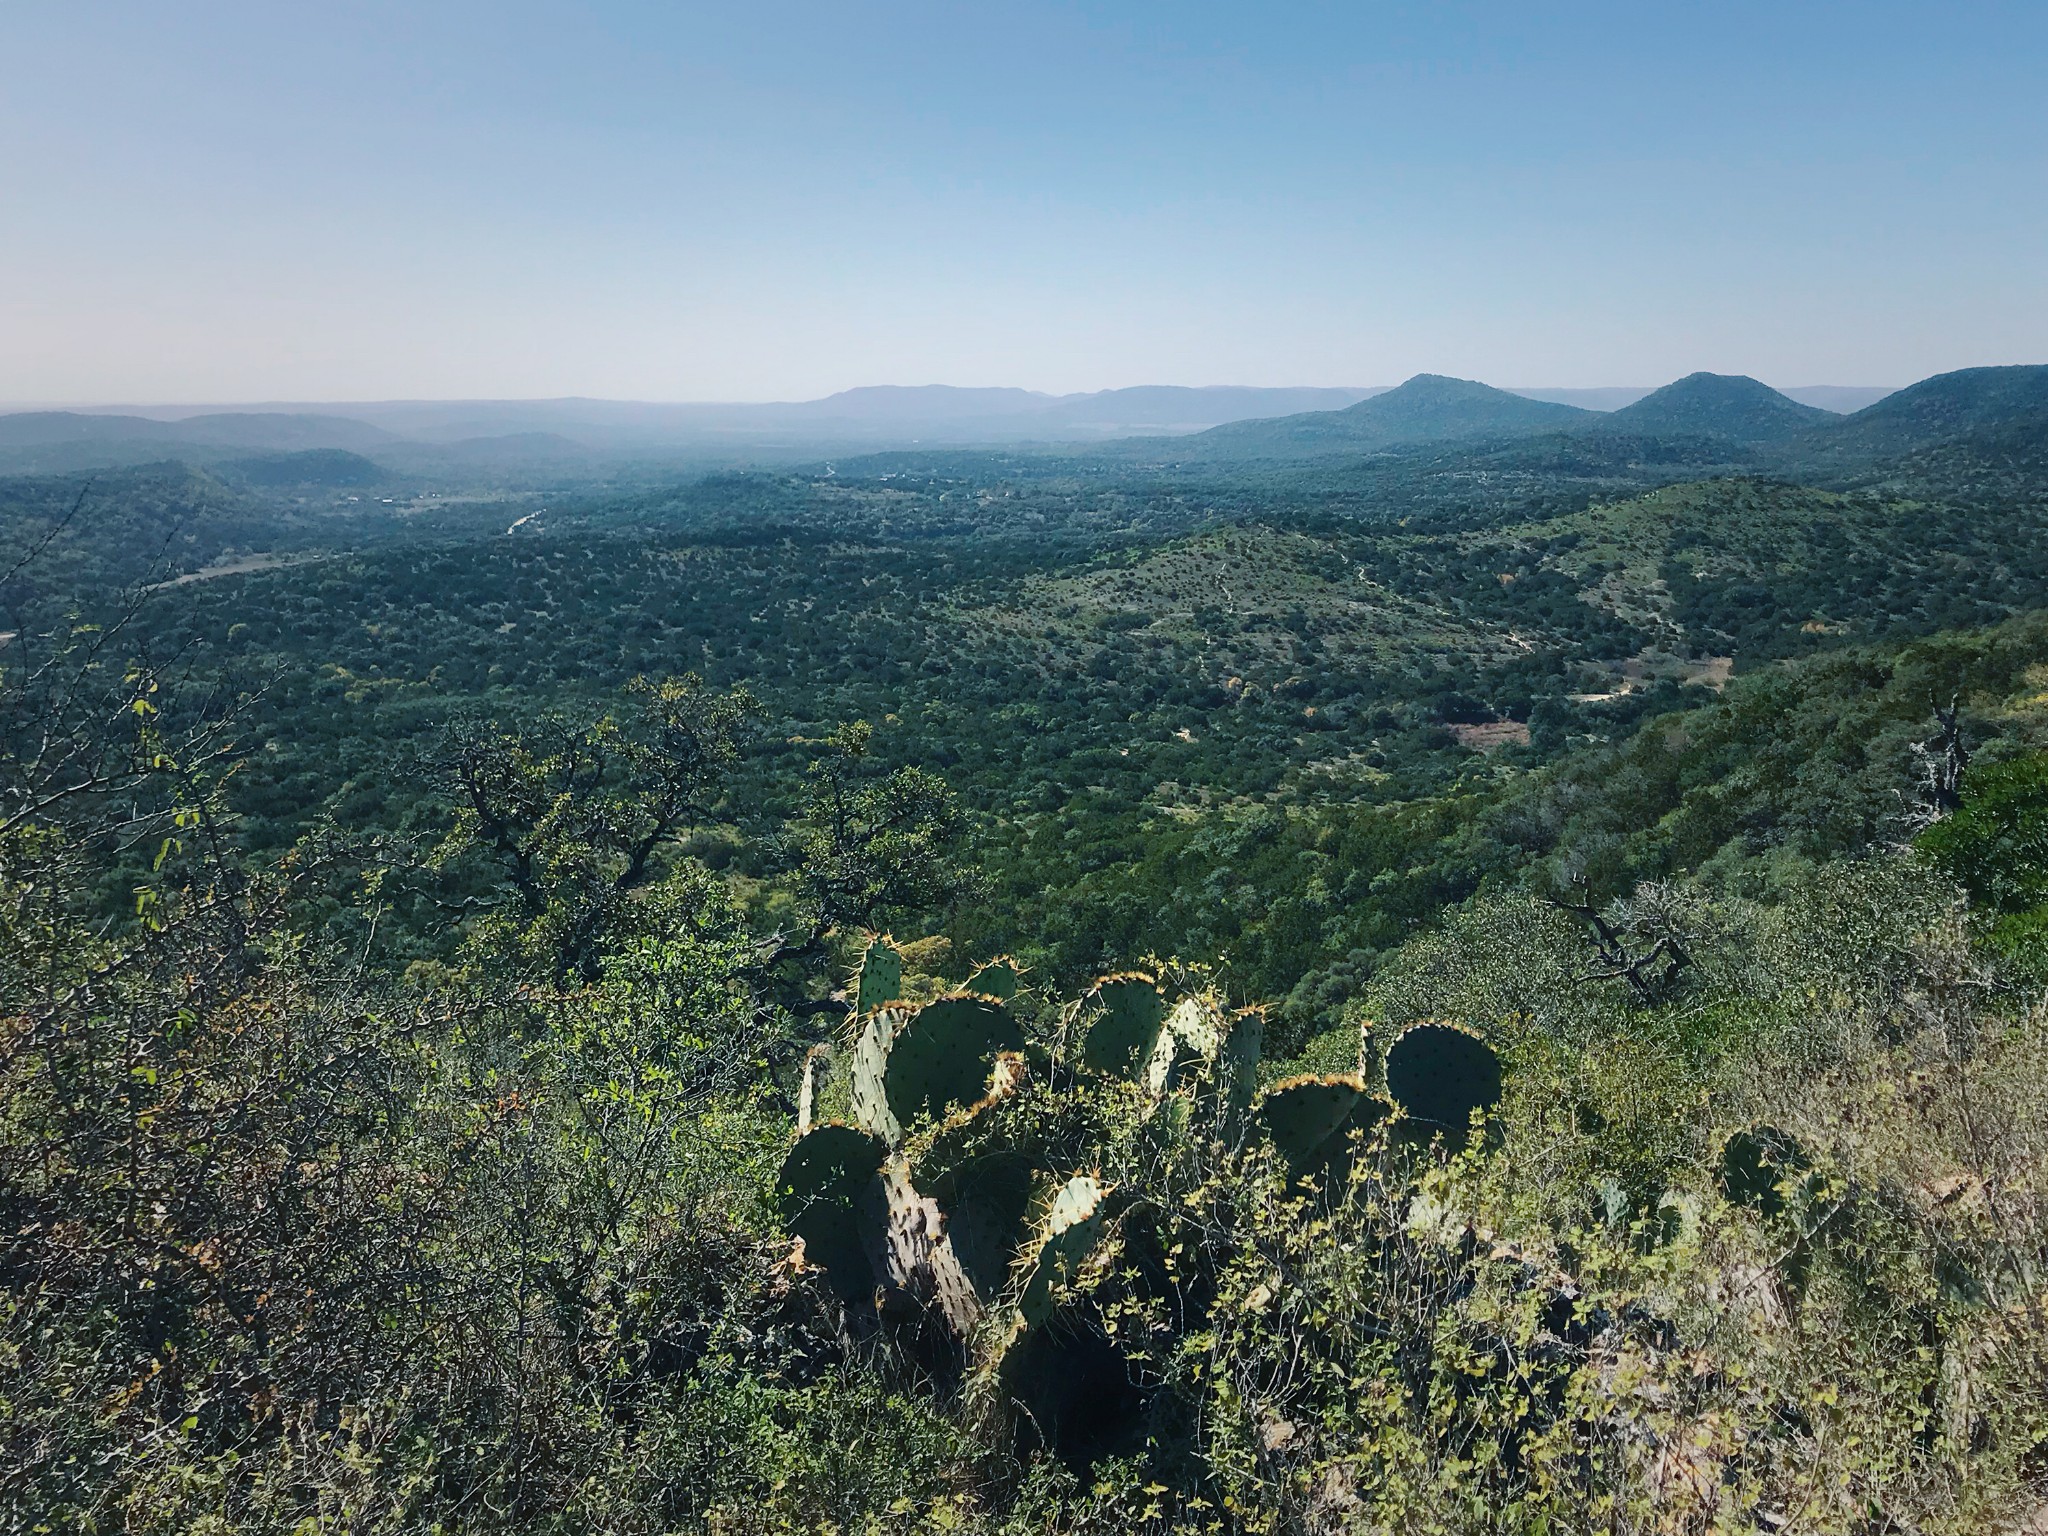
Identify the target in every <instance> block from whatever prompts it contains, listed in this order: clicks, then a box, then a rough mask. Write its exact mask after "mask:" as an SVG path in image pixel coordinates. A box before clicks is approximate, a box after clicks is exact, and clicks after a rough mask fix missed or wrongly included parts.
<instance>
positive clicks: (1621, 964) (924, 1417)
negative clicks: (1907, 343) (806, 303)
mask: <svg viewBox="0 0 2048 1536" xmlns="http://www.w3.org/2000/svg"><path fill="white" fill-rule="evenodd" d="M1703 381H1704V382H1703ZM1475 391H1483V393H1474V392H1475ZM1758 392H1761V393H1758ZM1496 396H1498V397H1499V398H1498V399H1495V398H1493V397H1496ZM1765 397H1769V398H1765ZM1503 401H1506V402H1508V403H1507V404H1502V402H1503ZM1533 407H1534V402H1528V401H1522V402H1520V403H1519V404H1516V403H1514V401H1513V400H1511V399H1510V397H1507V396H1504V395H1501V394H1500V392H1498V391H1488V390H1485V389H1484V386H1479V385H1465V384H1463V383H1462V382H1461V381H1449V380H1433V379H1429V378H1427V377H1425V378H1424V379H1422V380H1418V381H1411V384H1410V385H1405V386H1402V388H1401V389H1399V390H1395V391H1391V392H1389V393H1387V394H1383V395H1377V396H1375V397H1373V398H1372V399H1368V400H1365V401H1363V402H1361V403H1359V404H1356V405H1353V406H1349V407H1346V408H1345V409H1343V410H1337V411H1327V412H1311V413H1306V414H1304V415H1299V416H1293V417H1286V418H1281V419H1279V420H1277V421H1268V422H1261V421H1253V422H1238V423H1233V424H1230V425H1227V426H1223V427H1218V428H1215V429H1214V430H1212V431H1209V432H1203V433H1199V434H1194V435H1192V436H1186V437H1177V438H1156V439H1137V440H1128V441H1121V442H1117V443H1111V444H1093V445H1088V446H1084V447H1045V448H1041V447H1033V446H1030V445H1025V446H1021V447H1020V446H1003V447H1000V448H976V447H972V446H965V447H954V446H947V447H942V448H938V449H922V450H916V451H912V450H908V449H902V450H896V449H892V450H888V451H880V452H867V451H863V452H859V453H855V454H847V455H841V456H837V457H831V458H819V459H817V460H815V461H810V462H798V461H791V462H787V463H780V464H776V465H772V466H768V467H755V468H744V469H741V468H729V467H728V468H717V469H714V470H711V471H710V472H704V471H703V470H702V469H697V470H692V471H691V472H689V473H683V472H681V471H678V470H673V469H664V468H662V467H661V466H658V465H649V464H646V463H627V462H623V461H622V462H618V463H598V462H595V461H594V460H592V459H591V458H590V457H589V456H561V455H553V456H551V455H550V452H548V451H543V449H541V448H536V447H534V446H533V445H531V444H528V445H524V446H520V447H519V448H518V450H517V452H515V451H514V450H513V448H511V447H507V448H505V449H504V450H503V452H502V453H501V454H500V456H499V457H498V458H495V459H493V458H491V457H489V456H488V455H486V454H485V453H484V450H482V449H477V450H475V451H474V453H472V454H471V455H470V456H469V457H460V456H455V455H452V454H441V455H439V456H435V455H432V454H427V453H425V452H424V451H414V450H409V451H408V452H407V453H404V454H401V453H397V452H382V451H381V450H380V449H379V448H378V447H376V446H375V445H374V444H373V443H371V442H370V441H369V440H368V439H367V438H365V439H363V440H362V442H360V443H359V445H358V446H359V447H360V448H361V451H356V450H354V449H344V448H341V447H331V446H330V447H313V448H306V449H298V450H292V451H269V450H266V451H263V452H257V453H251V452H247V451H243V450H230V449H224V448H220V447H218V446H217V445H216V446H214V447H212V448H208V449H206V450H205V451H201V448H200V447H195V446H193V445H191V444H184V443H181V442H180V441H179V440H178V439H176V438H175V436H162V435H160V437H152V438H150V439H149V440H148V442H147V443H146V444H144V445H142V446H141V447H134V446H133V445H117V448H116V449H110V450H108V451H106V452H105V453H103V454H100V456H99V457H97V458H96V457H94V455H93V453H86V452H83V451H82V450H80V449H78V447H77V442H76V441H74V439H73V438H71V437H57V438H52V440H51V444H54V446H52V445H51V444H43V443H41V442H40V441H36V442H30V439H29V438H28V437H26V436H23V434H24V433H27V432H28V431H29V428H28V427H26V426H24V427H22V428H21V429H20V430H19V431H17V432H16V433H15V435H14V436H11V437H10V436H9V435H8V433H7V432H6V431H5V430H0V448H4V449H7V450H8V452H11V453H13V454H14V455H15V458H13V459H8V458H6V457H5V456H4V455H0V469H5V470H10V471H19V472H16V473H10V474H9V475H8V477H7V478H0V988H4V990H0V1528H4V1529H7V1530H20V1531H82V1532H116V1531H118V1532H131V1531H132V1532H167V1533H168V1532H185V1531H222V1532H226V1531H235V1532H243V1531H247V1532H278V1533H286V1532H290V1533H304V1532H312V1531H336V1532H342V1531H346V1532H350V1533H355V1532H366V1533H367V1532H437V1533H458V1532H487V1531H491V1532H495V1531H520V1532H552V1531H561V1532H565V1533H567V1532H579V1533H580V1532H617V1533H649V1536H652V1533H659V1532H684V1531H713V1532H720V1533H743V1532H770V1531H806V1532H812V1531H815V1532H847V1533H854V1532H861V1533H866V1532H892V1531H913V1530H916V1531H922V1530H927V1529H944V1530H962V1531H987V1532H1018V1533H1022V1532H1039V1531H1075V1532H1080V1531H1111V1530H1115V1531H1133V1530H1159V1531H1176V1532H1179V1531H1187V1532H1196V1531H1218V1532H1240V1531H1242V1532H1267V1531H1289V1532H1297V1531H1299V1532H1324V1531H1330V1532H1335V1531H1401V1532H1428V1531H1442V1532H1466V1531H1514V1532H1529V1533H1536V1532H1559V1531H1613V1532H1651V1531H1657V1532H1665V1531H1669V1532H1692V1531H1745V1532H1751V1531H1759V1530H1770V1531H1777V1530H1790V1531H1842V1532H1859V1533H1871V1536H1875V1533H1879V1532H1942V1531H1945V1532H1958V1533H1961V1532H1976V1531H1984V1530H1990V1529H2020V1528H2022V1522H2024V1521H2027V1520H2029V1519H2033V1520H2041V1521H2048V1310H2044V1309H2048V1011H2044V992H2043V989H2044V987H2048V368H2021V369H1975V370H1966V371H1965V372H1963V373H1958V374H1950V375H1944V376H1941V377H1938V378H1935V379H1930V380H1927V381H1924V382H1923V383H1921V384H1919V385H1915V386H1912V387H1911V388H1909V389H1907V390H1904V391H1900V392H1899V393H1898V394H1895V395H1892V396H1890V397H1888V398H1887V399H1885V400H1883V401H1880V402H1878V403H1877V404H1875V405H1872V406H1869V407H1867V408H1866V409H1864V410H1862V411H1859V412H1858V413H1856V414H1854V415H1850V416H1846V417H1831V416H1828V415H1827V413H1825V412H1821V411H1818V410H1814V409H1812V408H1810V407H1805V406H1801V405H1797V404H1796V403H1794V402H1792V401H1790V400H1786V399H1784V397H1782V396H1776V395H1775V394H1774V393H1773V392H1771V391H1768V390H1764V389H1763V386H1761V385H1756V384H1754V381H1747V380H1739V381H1731V380H1717V379H1715V378H1714V377H1713V376H1709V375H1695V376H1694V377H1693V378H1692V379H1689V380H1684V381H1680V383H1679V384H1676V385H1673V386H1670V388H1669V389H1668V390H1665V391H1659V392H1658V393H1657V394H1655V395H1652V396H1651V397H1649V399H1648V400H1647V401H1644V402H1642V403H1641V404H1639V405H1636V406H1631V407H1628V408H1627V409H1625V410H1622V411H1617V412H1614V413H1613V414H1612V416H1611V417H1596V416H1595V413H1592V412H1588V411H1576V410H1571V409H1570V408H1567V407H1562V406H1559V407H1550V408H1546V409H1542V410H1538V409H1534V408H1533ZM1559 413H1563V414H1559ZM1579 418H1587V419H1586V420H1580V419H1579ZM9 419H10V418H0V428H4V426H5V423H6V422H7V421H8V420H9ZM52 430H56V429H52ZM62 430H63V431H65V432H72V431H73V428H71V427H63V428H62ZM81 440H82V439H81ZM348 440H350V441H354V440H355V439H348ZM109 441H111V439H109ZM336 441H342V439H340V438H337V439H336ZM25 442H26V443H29V446H28V447H21V446H20V444H21V443H25ZM508 443H509V440H508ZM166 444H168V448H167V447H166ZM10 445H12V446H10ZM202 446H203V445H202ZM94 452H98V450H94ZM2027 1528H2032V1527H2027Z"/></svg>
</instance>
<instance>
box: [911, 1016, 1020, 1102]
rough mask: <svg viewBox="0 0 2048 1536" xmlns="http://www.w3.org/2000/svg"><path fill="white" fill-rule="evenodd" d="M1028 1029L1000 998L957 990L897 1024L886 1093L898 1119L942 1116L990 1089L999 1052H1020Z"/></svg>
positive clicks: (972, 1100)
mask: <svg viewBox="0 0 2048 1536" xmlns="http://www.w3.org/2000/svg"><path fill="white" fill-rule="evenodd" d="M1023 1049H1024V1032H1023V1030H1021V1029H1020V1028H1018V1026H1017V1021H1016V1020H1015V1019H1014V1018H1012V1017H1011V1016H1010V1014H1009V1012H1008V1011H1007V1010H1006V1009H1005V1008H1003V1006H1002V1005H1001V1004H1000V1003H997V1002H995V1001H993V1000H992V999H989V998H986V997H976V996H974V995H972V994H971V993H956V994H954V995H953V996H951V997H942V998H939V999H938V1000H937V1001H935V1002H930V1003H926V1004H925V1005H924V1006H923V1007H922V1008H918V1009H915V1010H914V1011H912V1012H910V1013H909V1014H907V1015H906V1016H905V1017H904V1018H903V1019H902V1021H901V1022H900V1023H898V1024H897V1025H896V1028H895V1031H894V1033H893V1034H892V1035H891V1037H890V1040H889V1059H888V1069H887V1071H886V1072H885V1073H884V1074H883V1079H882V1087H883V1093H884V1095H885V1096H886V1097H887V1099H888V1101H889V1110H890V1113H891V1114H893V1115H894V1116H895V1117H896V1121H897V1124H899V1125H910V1124H912V1123H914V1122H916V1121H919V1120H940V1119H944V1118H945V1116H946V1114H947V1112H948V1111H949V1110H951V1109H952V1108H953V1107H954V1106H955V1105H959V1104H971V1103H973V1102H974V1101H975V1100H976V1099H979V1098H981V1097H982V1096H983V1095H984V1094H985V1093H986V1092H987V1091H988V1079H989V1071H990V1069H991V1068H992V1067H993V1066H994V1064H995V1060H996V1058H997V1056H999V1055H1000V1054H1002V1053H1004V1052H1021V1051H1022V1050H1023Z"/></svg>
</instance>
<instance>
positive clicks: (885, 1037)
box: [847, 1008, 910, 1146]
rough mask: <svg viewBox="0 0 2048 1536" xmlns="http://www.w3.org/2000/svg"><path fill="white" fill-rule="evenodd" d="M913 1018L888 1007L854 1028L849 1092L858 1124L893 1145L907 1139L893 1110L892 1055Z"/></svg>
mask: <svg viewBox="0 0 2048 1536" xmlns="http://www.w3.org/2000/svg"><path fill="white" fill-rule="evenodd" d="M909 1016H910V1013H909V1010H908V1009H905V1008H884V1009H883V1010H881V1012H879V1013H875V1014H870V1015H868V1016H867V1017H866V1018H863V1019H861V1020H860V1021H858V1022H857V1023H856V1024H855V1026H854V1036H853V1042H852V1045H851V1047H850V1052H849V1054H850V1055H851V1057H852V1063H851V1066H850V1067H849V1069H848V1073H847V1091H848V1095H849V1098H850V1102H851V1108H852V1111H853V1119H854V1123H855V1124H856V1125H858V1126H859V1127H860V1128H861V1129H862V1130H864V1131H868V1132H871V1133H872V1134H874V1135H876V1136H879V1137H881V1138H882V1140H883V1141H885V1142H887V1143H888V1144H889V1145H890V1146H894V1145H895V1144H896V1143H897V1142H899V1141H901V1140H902V1139H903V1127H902V1126H901V1125H900V1124H899V1123H898V1122H897V1119H896V1114H895V1112H894V1111H893V1110H892V1109H890V1107H889V1091H888V1084H889V1052H890V1042H891V1041H892V1040H893V1039H894V1038H895V1034H896V1031H897V1030H898V1029H899V1028H900V1027H901V1026H902V1024H903V1023H904V1021H905V1020H906V1019H907V1018H908V1017H909Z"/></svg>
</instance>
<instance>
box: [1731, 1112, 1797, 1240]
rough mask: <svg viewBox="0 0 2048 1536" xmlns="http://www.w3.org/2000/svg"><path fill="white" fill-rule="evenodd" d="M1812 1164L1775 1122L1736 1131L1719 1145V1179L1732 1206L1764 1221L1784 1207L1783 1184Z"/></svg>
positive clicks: (1780, 1212) (1791, 1181) (1781, 1210)
mask: <svg viewBox="0 0 2048 1536" xmlns="http://www.w3.org/2000/svg"><path fill="white" fill-rule="evenodd" d="M1811 1166H1812V1165H1811V1164H1810V1163H1809V1162H1808V1161H1807V1158H1806V1152H1805V1150H1804V1149H1803V1148H1802V1147H1801V1146H1800V1145H1799V1143H1798V1142H1797V1141H1795V1140H1793V1139H1792V1137H1791V1136H1789V1135H1788V1134H1786V1133H1785V1132H1784V1131H1781V1130H1779V1129H1778V1128H1777V1127H1776V1126H1774V1125H1758V1126H1752V1127H1750V1128H1749V1129H1748V1130H1743V1131H1736V1132H1735V1133H1734V1134H1733V1135H1731V1136H1730V1137H1729V1138H1728V1139H1727V1141H1725V1142H1723V1143H1722V1144H1721V1166H1720V1168H1719V1170H1718V1182H1719V1183H1720V1186H1721V1193H1722V1194H1723V1195H1724V1196H1726V1197H1727V1199H1728V1201H1729V1203H1730V1204H1732V1205H1746V1206H1749V1207H1750V1208H1751V1209H1753V1210H1754V1211H1756V1212H1757V1214H1759V1215H1760V1216H1762V1217H1764V1218H1765V1219H1766V1220H1773V1219H1775V1218H1776V1217H1778V1216H1780V1215H1782V1214H1783V1213H1784V1210H1785V1187H1786V1185H1787V1184H1791V1183H1796V1182H1798V1181H1799V1180H1801V1179H1802V1178H1803V1177H1804V1176H1805V1174H1806V1172H1807V1170H1808V1168H1810V1167H1811Z"/></svg>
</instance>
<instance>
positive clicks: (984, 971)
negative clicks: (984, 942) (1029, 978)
mask: <svg viewBox="0 0 2048 1536" xmlns="http://www.w3.org/2000/svg"><path fill="white" fill-rule="evenodd" d="M964 990H966V991H969V992H978V993H979V994H981V996H983V997H992V998H994V999H995V1000H996V1001H997V1002H999V1003H1007V1002H1009V1001H1010V1000H1011V999H1012V998H1014V997H1015V996H1016V995H1017V994H1018V993H1019V992H1021V991H1023V990H1024V967H1023V966H1021V965H1019V964H1018V963H1017V962H1016V961H1014V960H1012V959H1011V958H1010V957H1009V956H1008V955H998V956H996V958H995V959H993V960H989V961H985V962H983V963H982V964H981V965H978V966H976V967H975V969H974V974H973V975H971V976H969V977H968V978H967V986H966V988H965V989H964Z"/></svg>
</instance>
